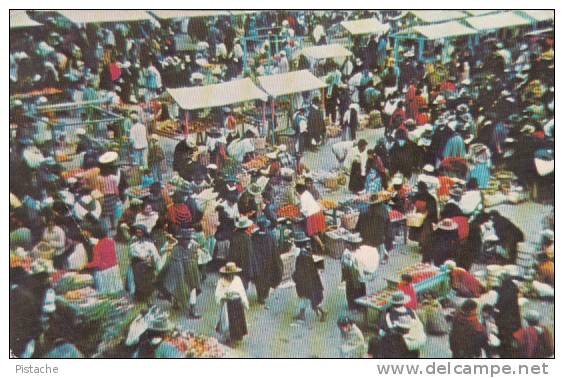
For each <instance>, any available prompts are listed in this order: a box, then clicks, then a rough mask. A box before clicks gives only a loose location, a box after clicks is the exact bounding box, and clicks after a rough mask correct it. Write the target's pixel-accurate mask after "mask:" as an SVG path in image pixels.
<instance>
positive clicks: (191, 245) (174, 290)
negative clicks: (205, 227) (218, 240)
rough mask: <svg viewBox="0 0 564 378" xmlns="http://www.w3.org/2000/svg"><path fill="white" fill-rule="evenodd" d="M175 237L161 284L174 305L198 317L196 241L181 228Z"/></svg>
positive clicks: (198, 280) (190, 315) (198, 283)
mask: <svg viewBox="0 0 564 378" xmlns="http://www.w3.org/2000/svg"><path fill="white" fill-rule="evenodd" d="M176 239H177V240H178V244H176V245H175V246H174V248H173V249H172V254H171V255H170V262H169V264H168V268H167V269H166V271H165V272H164V277H163V286H164V288H165V289H166V290H167V291H168V292H169V293H170V294H171V295H172V297H173V298H174V304H175V306H177V307H179V308H180V310H182V311H186V310H188V316H189V317H190V318H192V319H199V318H200V315H199V314H198V313H197V312H196V298H197V296H198V294H199V293H200V291H201V283H200V271H199V269H198V243H197V242H196V241H195V240H194V239H193V237H192V232H191V231H190V230H187V229H181V230H180V231H179V232H178V234H177V235H176Z"/></svg>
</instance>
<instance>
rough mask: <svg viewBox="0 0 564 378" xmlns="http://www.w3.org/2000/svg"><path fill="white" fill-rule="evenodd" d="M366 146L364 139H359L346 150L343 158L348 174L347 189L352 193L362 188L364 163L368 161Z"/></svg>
mask: <svg viewBox="0 0 564 378" xmlns="http://www.w3.org/2000/svg"><path fill="white" fill-rule="evenodd" d="M367 146H368V142H366V140H364V139H361V140H359V141H358V143H357V145H356V146H355V147H353V148H352V149H350V150H349V151H348V153H347V156H346V158H345V163H344V166H345V169H346V170H347V171H348V172H349V174H350V179H349V190H350V191H351V192H353V193H357V192H360V191H361V190H363V189H364V180H365V178H366V163H367V161H368V151H367Z"/></svg>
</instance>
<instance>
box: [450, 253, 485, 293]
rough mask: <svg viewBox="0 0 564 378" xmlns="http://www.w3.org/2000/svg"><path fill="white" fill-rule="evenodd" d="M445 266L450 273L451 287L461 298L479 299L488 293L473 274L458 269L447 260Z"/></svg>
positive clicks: (453, 263)
mask: <svg viewBox="0 0 564 378" xmlns="http://www.w3.org/2000/svg"><path fill="white" fill-rule="evenodd" d="M444 266H445V267H446V268H447V269H448V270H449V273H450V286H451V287H452V289H453V290H454V291H455V292H456V295H458V296H459V297H462V298H479V297H480V296H481V295H482V294H484V293H485V292H486V288H485V287H484V286H483V285H482V284H481V283H480V281H478V279H477V278H476V277H474V275H473V274H472V273H470V272H468V271H467V270H465V269H463V268H461V267H458V266H457V265H456V263H455V262H454V261H452V260H447V261H445V263H444Z"/></svg>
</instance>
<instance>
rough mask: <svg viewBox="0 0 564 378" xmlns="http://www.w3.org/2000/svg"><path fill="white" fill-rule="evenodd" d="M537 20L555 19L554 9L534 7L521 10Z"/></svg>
mask: <svg viewBox="0 0 564 378" xmlns="http://www.w3.org/2000/svg"><path fill="white" fill-rule="evenodd" d="M520 12H522V13H524V14H525V15H526V16H528V17H530V18H532V19H533V20H535V21H537V22H542V21H548V20H554V11H553V10H543V9H532V10H522V11H520Z"/></svg>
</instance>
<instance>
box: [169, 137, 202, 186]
mask: <svg viewBox="0 0 564 378" xmlns="http://www.w3.org/2000/svg"><path fill="white" fill-rule="evenodd" d="M195 151H196V143H195V141H194V138H193V137H191V136H186V138H185V139H184V140H181V141H180V142H178V144H177V145H176V147H175V148H174V156H173V162H172V169H173V171H175V172H178V174H179V175H180V177H182V178H183V179H184V180H187V181H191V180H192V177H193V176H192V175H193V168H192V166H191V164H192V161H193V156H194V152H195Z"/></svg>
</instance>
